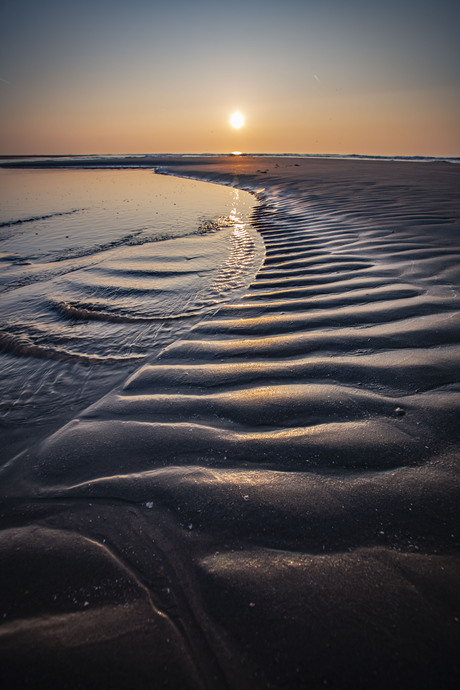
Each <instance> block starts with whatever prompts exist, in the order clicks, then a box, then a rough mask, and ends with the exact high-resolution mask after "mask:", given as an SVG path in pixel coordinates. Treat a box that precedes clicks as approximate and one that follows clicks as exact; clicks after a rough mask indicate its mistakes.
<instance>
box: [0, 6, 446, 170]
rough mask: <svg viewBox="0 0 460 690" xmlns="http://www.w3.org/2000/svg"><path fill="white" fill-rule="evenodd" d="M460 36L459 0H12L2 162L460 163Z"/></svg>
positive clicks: (3, 79) (0, 123) (3, 64)
mask: <svg viewBox="0 0 460 690" xmlns="http://www.w3.org/2000/svg"><path fill="white" fill-rule="evenodd" d="M459 33H460V2H458V0H434V1H433V2H428V1H427V0H385V1H383V0H381V1H379V2H376V1H374V0H341V1H339V0H302V1H301V0H284V1H283V2H281V1H280V0H276V1H273V0H264V1H262V0H233V1H232V2H230V1H229V2H222V1H221V0H213V1H211V0H188V1H185V0H168V1H167V2H166V1H165V0H164V1H162V2H158V1H157V0H124V1H123V2H121V1H120V0H78V2H74V1H73V0H59V1H58V0H41V1H40V0H2V3H1V5H0V154H2V155H12V154H91V153H93V154H109V153H112V154H117V153H120V154H121V153H179V152H183V153H204V152H209V153H218V152H228V151H243V152H248V153H250V152H261V153H338V154H350V153H356V154H369V155H408V156H411V155H426V156H459V155H460V41H458V36H459ZM234 111H240V112H241V113H242V114H243V115H244V116H245V125H244V126H243V127H241V129H239V130H235V129H233V128H232V127H231V126H230V124H229V118H230V116H231V114H232V113H233V112H234Z"/></svg>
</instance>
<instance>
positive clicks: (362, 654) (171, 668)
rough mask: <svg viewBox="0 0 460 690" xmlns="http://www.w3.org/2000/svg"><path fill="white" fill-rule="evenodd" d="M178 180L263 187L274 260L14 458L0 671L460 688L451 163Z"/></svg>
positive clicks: (136, 683) (102, 679) (70, 677)
mask: <svg viewBox="0 0 460 690" xmlns="http://www.w3.org/2000/svg"><path fill="white" fill-rule="evenodd" d="M110 164H111V165H113V160H111V161H110ZM142 164H143V165H144V164H145V165H147V163H146V162H145V161H143V163H142ZM150 165H159V163H158V162H157V161H154V160H153V159H152V160H151V161H150ZM162 167H165V166H162ZM168 172H172V173H173V174H178V175H183V176H190V177H196V178H197V179H198V178H199V179H207V180H211V181H215V182H220V183H223V184H232V185H234V186H238V187H240V188H242V189H247V190H249V191H253V192H254V193H256V194H257V195H258V197H259V199H260V204H259V206H258V208H257V209H256V212H255V213H254V216H253V224H254V225H255V226H256V228H257V229H258V231H259V232H260V234H261V236H262V238H263V241H264V244H265V260H264V262H263V265H262V266H261V268H260V270H259V272H258V273H257V275H256V278H255V280H254V282H253V283H252V284H251V286H250V287H249V289H248V291H247V293H246V294H245V295H244V297H243V298H242V299H240V300H239V301H238V302H237V303H232V304H227V305H224V306H223V307H222V308H221V309H220V311H219V312H218V313H217V314H216V315H215V316H214V317H213V318H212V319H210V320H204V321H202V322H200V323H198V324H197V325H196V326H194V328H193V329H192V330H191V331H190V333H189V335H188V336H187V337H186V338H185V339H183V340H179V341H176V342H174V343H172V344H171V345H170V346H168V347H167V348H166V349H164V350H163V351H162V352H161V353H160V354H159V356H158V357H157V358H156V360H155V361H154V362H152V363H151V364H149V365H147V366H144V367H143V368H141V369H140V370H138V371H136V372H135V373H134V374H133V375H132V376H131V377H130V378H129V379H128V380H127V381H126V382H125V384H124V385H123V386H122V387H121V388H119V389H117V390H114V391H112V392H111V393H109V394H108V395H106V396H105V397H104V398H103V399H102V400H100V401H99V402H98V403H96V404H95V405H93V406H91V407H90V408H88V409H87V410H86V411H85V412H84V413H83V414H81V415H80V416H79V417H78V418H77V419H75V420H74V421H72V422H71V423H70V424H68V425H66V426H65V427H64V428H62V429H61V430H59V431H58V432H57V433H55V434H53V435H52V436H51V437H49V438H47V439H46V440H45V441H44V442H42V443H41V444H40V445H39V446H38V447H34V448H31V449H29V451H27V452H25V453H24V454H22V455H20V456H18V457H16V458H15V459H14V460H13V461H11V462H10V463H9V465H8V466H7V467H6V468H5V469H4V471H3V472H2V476H1V482H2V486H3V491H2V493H3V495H4V496H5V500H4V501H3V506H2V510H1V514H2V525H3V530H2V532H0V542H1V544H0V549H1V551H0V553H1V558H2V567H1V569H0V578H1V580H2V585H1V588H0V597H1V604H0V616H2V619H1V621H2V626H1V628H0V636H1V650H2V653H1V654H2V657H1V668H2V673H3V676H4V678H5V682H6V683H7V684H8V685H9V686H10V687H21V688H45V687H46V688H48V687H51V685H52V684H58V685H60V686H62V687H68V688H127V687H136V688H154V687H155V688H156V687H169V688H235V689H239V688H324V687H330V688H340V689H342V688H347V689H348V688H349V689H350V690H351V689H352V688H353V689H355V690H356V689H359V688H363V689H367V688H381V689H382V690H383V689H384V688H385V689H386V688H390V687H391V688H393V687H394V688H414V689H415V688H417V689H423V688H426V689H427V690H428V689H430V690H431V689H432V688H435V687H439V688H454V687H457V686H458V681H459V675H460V674H459V662H458V659H459V654H458V651H459V642H460V622H459V619H460V602H459V599H460V594H459V593H460V587H459V585H460V568H459V557H458V553H459V539H458V537H459V533H458V524H459V521H458V518H459V515H458V514H459V505H460V501H459V499H460V490H459V489H460V486H459V478H458V451H459V433H460V424H459V421H460V419H459V417H460V416H459V406H460V395H459V391H460V376H459V375H460V366H459V352H460V348H459V335H460V316H459V303H460V297H459V289H460V263H459V258H460V239H459V238H460V235H459V232H460V208H459V202H458V189H459V187H460V185H459V182H460V168H459V167H458V166H456V165H452V164H447V163H429V164H427V163H424V164H422V163H414V162H411V163H407V162H390V161H385V162H383V161H344V160H341V161H335V160H322V161H315V160H306V161H302V160H299V159H292V158H291V159H289V158H283V159H280V158H272V159H269V158H250V157H239V158H237V157H228V158H222V159H213V160H211V161H210V160H209V159H192V158H191V159H177V160H176V161H172V160H169V161H168Z"/></svg>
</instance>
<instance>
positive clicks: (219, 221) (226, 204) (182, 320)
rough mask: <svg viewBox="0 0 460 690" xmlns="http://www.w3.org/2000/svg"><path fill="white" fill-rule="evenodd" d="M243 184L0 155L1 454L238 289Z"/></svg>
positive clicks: (250, 247)
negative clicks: (3, 161) (19, 165)
mask: <svg viewBox="0 0 460 690" xmlns="http://www.w3.org/2000/svg"><path fill="white" fill-rule="evenodd" d="M256 203H257V200H256V199H255V198H254V196H252V195H250V194H249V193H247V192H244V191H240V190H238V189H235V188H232V187H224V186H221V185H216V184H212V183H208V182H197V181H193V180H190V179H181V178H176V177H172V176H167V175H161V174H155V172H154V171H152V170H139V169H104V170H100V169H0V267H1V270H0V387H1V399H0V434H1V461H2V463H5V462H6V461H8V460H9V459H10V458H11V457H14V456H15V455H16V454H17V453H19V452H21V451H22V450H24V449H25V448H27V447H29V446H31V445H33V444H34V443H37V442H38V441H39V440H40V439H41V438H43V437H44V436H46V435H49V434H50V433H52V432H53V431H54V430H56V429H57V428H59V427H60V426H62V425H63V424H65V423H66V422H67V421H69V420H70V419H72V418H74V417H76V416H78V414H79V412H80V411H81V410H83V409H85V408H86V407H87V406H88V405H90V404H91V403H92V402H94V401H96V400H98V399H99V398H101V397H102V396H103V395H104V394H105V393H107V392H108V391H109V390H112V389H113V388H115V387H116V386H117V385H121V384H122V383H123V381H124V380H125V379H126V378H127V376H129V375H130V374H131V373H132V372H133V371H134V370H136V369H137V368H139V367H141V366H142V365H143V364H145V363H148V362H149V361H151V360H152V359H154V358H155V357H156V356H157V355H158V354H159V352H160V351H161V350H162V349H163V348H165V347H166V346H167V345H169V344H170V343H171V342H173V341H175V340H177V339H180V338H183V337H185V336H186V334H187V333H188V331H189V330H190V329H191V328H192V326H193V325H195V324H196V323H197V322H198V321H200V320H202V319H203V318H204V317H207V318H209V316H210V315H212V314H213V313H214V312H215V311H217V309H219V307H220V306H221V305H222V304H223V303H225V302H227V301H230V300H232V301H234V300H237V299H238V297H239V296H240V295H243V294H244V292H245V291H246V289H247V286H248V285H249V284H250V282H251V280H252V279H253V277H254V275H255V273H256V272H257V270H258V268H259V266H260V264H261V262H262V260H263V253H264V248H263V243H262V240H261V239H260V237H259V235H258V233H257V232H256V230H255V229H254V228H253V227H252V225H251V221H250V218H251V213H252V211H253V209H254V206H255V205H256Z"/></svg>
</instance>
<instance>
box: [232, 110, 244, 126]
mask: <svg viewBox="0 0 460 690" xmlns="http://www.w3.org/2000/svg"><path fill="white" fill-rule="evenodd" d="M230 124H231V126H232V127H233V129H241V127H242V126H243V125H244V115H242V114H241V113H240V112H239V111H238V110H237V111H236V112H234V113H232V115H231V116H230Z"/></svg>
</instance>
